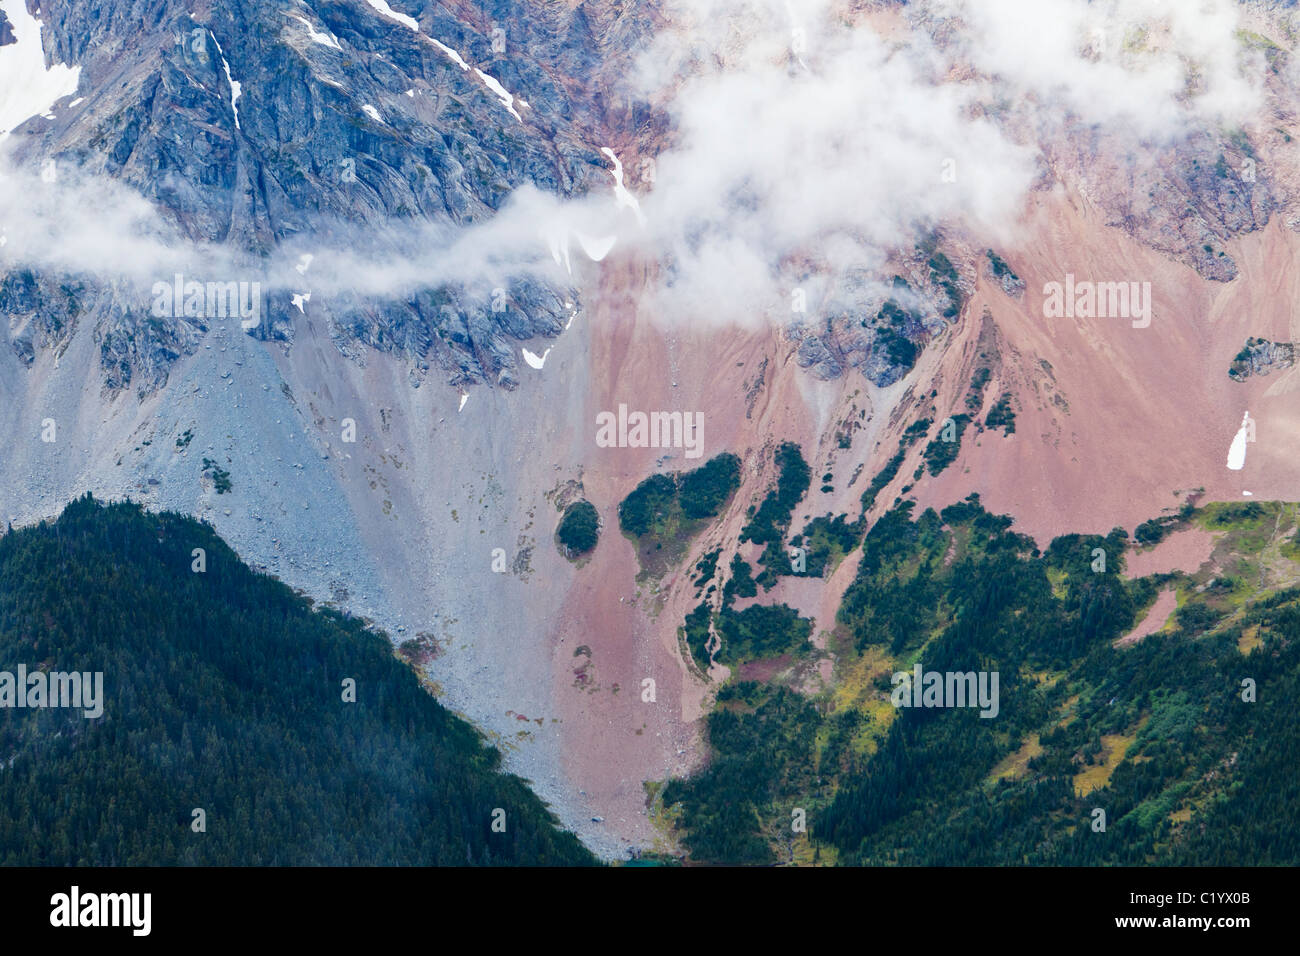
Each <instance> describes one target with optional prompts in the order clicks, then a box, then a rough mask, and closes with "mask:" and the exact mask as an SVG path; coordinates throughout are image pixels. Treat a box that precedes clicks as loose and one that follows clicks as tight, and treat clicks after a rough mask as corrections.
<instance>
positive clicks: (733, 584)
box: [722, 554, 758, 608]
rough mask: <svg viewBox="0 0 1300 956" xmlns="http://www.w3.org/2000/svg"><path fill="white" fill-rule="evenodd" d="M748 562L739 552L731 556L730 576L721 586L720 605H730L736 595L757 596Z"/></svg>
mask: <svg viewBox="0 0 1300 956" xmlns="http://www.w3.org/2000/svg"><path fill="white" fill-rule="evenodd" d="M751 571H752V569H751V568H750V566H749V562H748V561H746V560H745V559H744V558H742V557H741V556H740V555H739V554H733V555H732V556H731V576H730V577H729V578H728V579H727V583H726V584H724V585H723V586H722V606H723V607H724V608H727V607H731V605H732V603H733V602H734V601H735V599H736V598H738V597H743V598H745V597H757V596H758V584H757V582H755V580H754V576H753V574H752V573H751Z"/></svg>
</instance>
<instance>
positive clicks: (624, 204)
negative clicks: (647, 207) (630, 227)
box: [600, 146, 645, 226]
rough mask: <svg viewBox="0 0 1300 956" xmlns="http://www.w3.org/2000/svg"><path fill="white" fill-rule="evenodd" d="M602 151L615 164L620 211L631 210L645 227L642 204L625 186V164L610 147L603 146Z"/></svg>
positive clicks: (615, 182) (616, 192) (615, 195)
mask: <svg viewBox="0 0 1300 956" xmlns="http://www.w3.org/2000/svg"><path fill="white" fill-rule="evenodd" d="M600 151H601V152H602V153H604V154H605V155H606V156H608V157H609V161H610V162H612V163H613V164H614V169H613V175H614V198H615V199H617V200H618V206H619V208H620V209H624V208H626V209H631V210H632V212H633V213H635V214H636V221H637V222H638V223H640V224H641V225H643V226H644V225H645V216H643V215H641V204H640V203H639V202H637V201H636V197H635V196H633V195H632V193H631V192H630V191H629V190H628V188H627V187H626V186H624V185H623V163H622V161H621V160H619V158H618V157H617V156H616V155H614V151H613V150H612V149H610V148H609V147H608V146H602V147H601V148H600Z"/></svg>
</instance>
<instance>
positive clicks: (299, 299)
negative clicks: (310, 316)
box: [290, 292, 311, 315]
mask: <svg viewBox="0 0 1300 956" xmlns="http://www.w3.org/2000/svg"><path fill="white" fill-rule="evenodd" d="M290 301H292V302H293V304H294V305H296V306H297V307H298V311H299V312H301V313H302V314H303V315H306V314H307V310H306V309H304V308H303V306H304V305H306V304H307V303H308V302H310V301H311V293H310V292H299V293H298V294H297V295H295V296H294V297H293V299H291V300H290Z"/></svg>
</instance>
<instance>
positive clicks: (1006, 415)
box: [984, 392, 1016, 435]
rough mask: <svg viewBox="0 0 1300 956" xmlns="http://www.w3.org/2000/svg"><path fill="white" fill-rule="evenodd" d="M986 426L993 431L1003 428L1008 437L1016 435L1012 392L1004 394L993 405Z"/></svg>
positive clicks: (985, 420) (986, 419)
mask: <svg viewBox="0 0 1300 956" xmlns="http://www.w3.org/2000/svg"><path fill="white" fill-rule="evenodd" d="M984 424H985V425H986V426H987V427H988V428H990V429H993V430H996V429H999V428H1001V429H1002V430H1003V433H1004V434H1006V435H1014V434H1015V433H1016V412H1015V409H1013V408H1012V407H1011V393H1010V392H1003V393H1002V397H1001V398H999V399H998V400H997V401H996V402H994V403H993V407H992V408H990V409H989V413H988V416H987V417H986V418H985V419H984Z"/></svg>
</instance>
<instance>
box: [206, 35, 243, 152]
mask: <svg viewBox="0 0 1300 956" xmlns="http://www.w3.org/2000/svg"><path fill="white" fill-rule="evenodd" d="M211 36H212V42H213V43H215V44H216V45H217V56H219V57H221V65H222V66H223V67H225V70H226V82H227V83H229V84H230V111H231V112H232V113H234V114H235V129H239V95H240V94H241V93H243V92H244V84H242V83H240V82H239V81H238V80H236V79H235V78H234V77H232V76H231V75H230V64H229V63H228V62H227V61H226V54H225V53H224V52H223V51H222V49H221V41H220V40H218V39H217V36H216V34H215V33H214V34H211Z"/></svg>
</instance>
